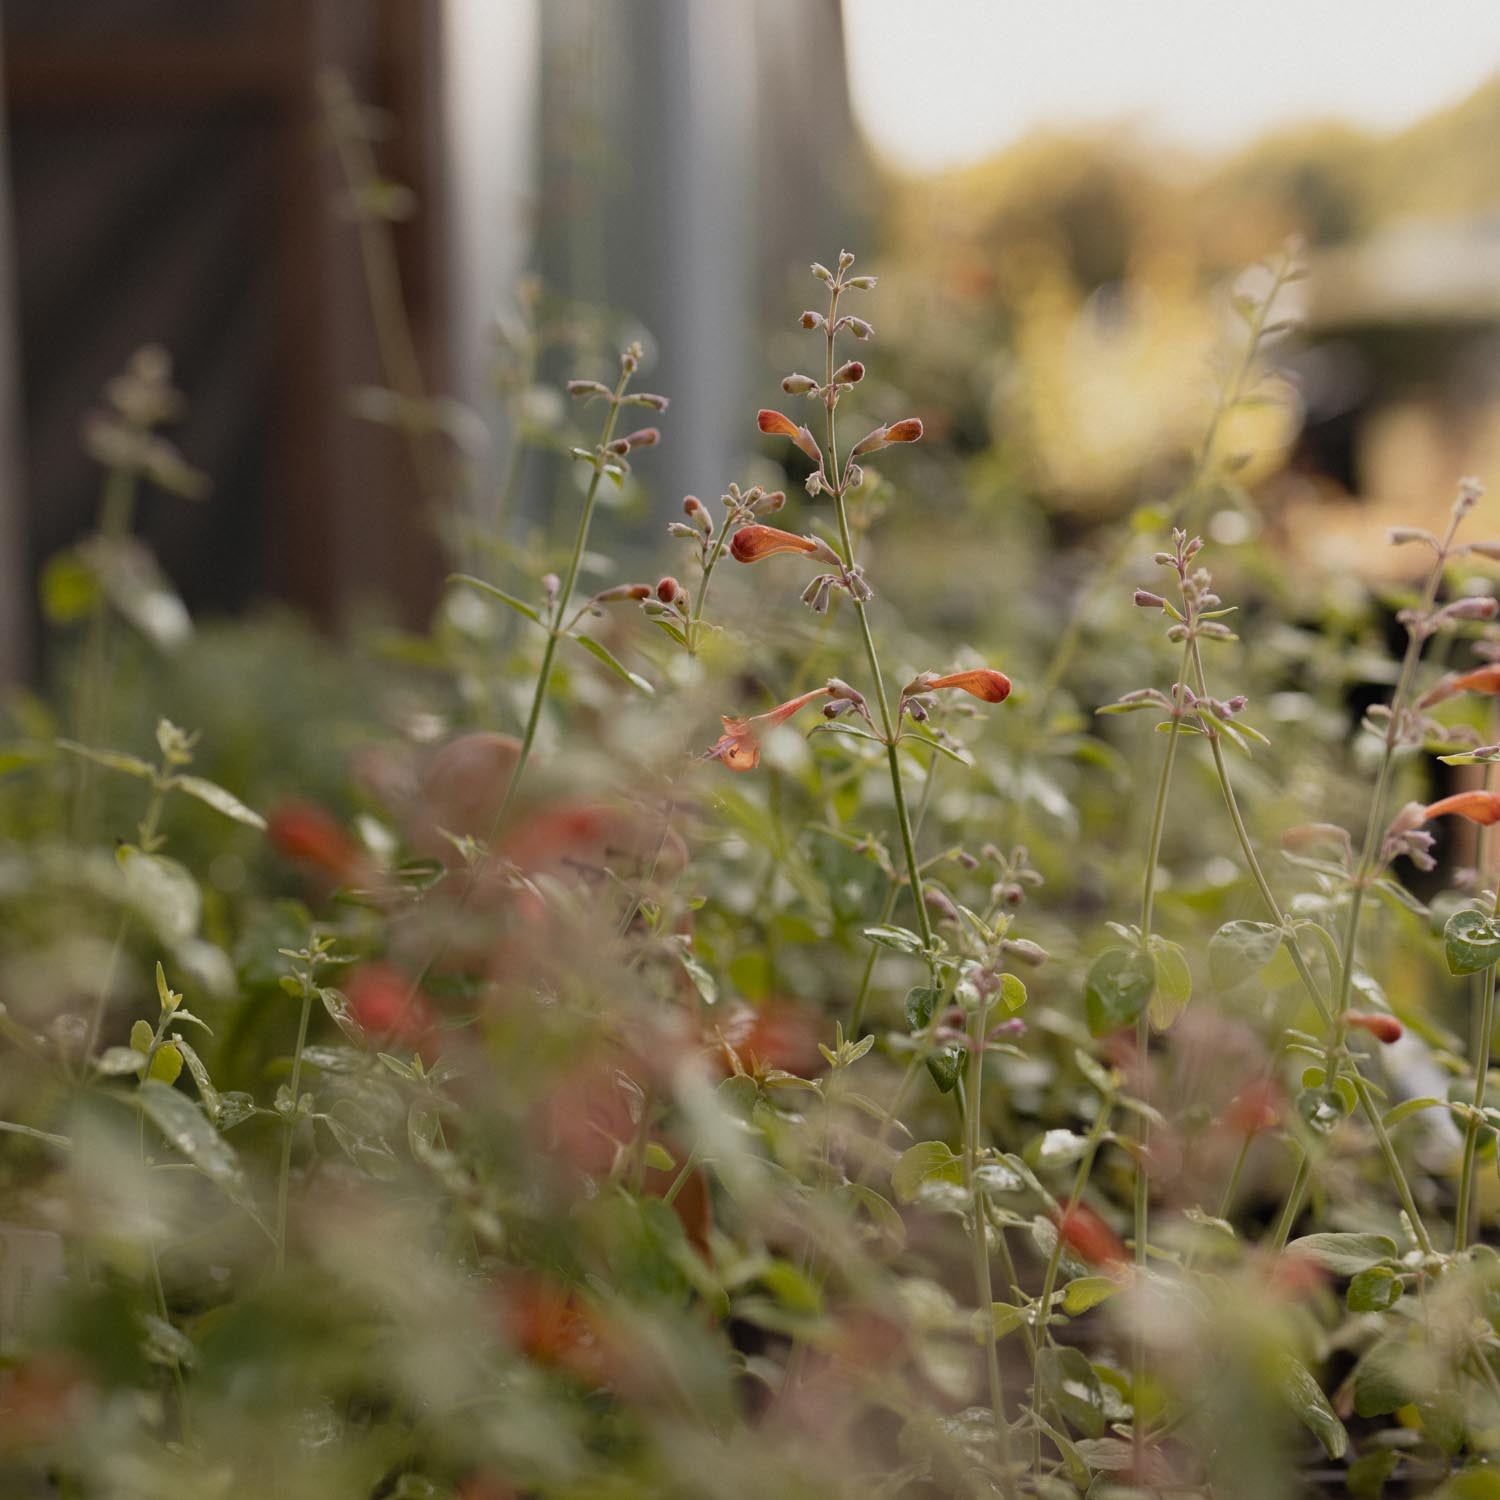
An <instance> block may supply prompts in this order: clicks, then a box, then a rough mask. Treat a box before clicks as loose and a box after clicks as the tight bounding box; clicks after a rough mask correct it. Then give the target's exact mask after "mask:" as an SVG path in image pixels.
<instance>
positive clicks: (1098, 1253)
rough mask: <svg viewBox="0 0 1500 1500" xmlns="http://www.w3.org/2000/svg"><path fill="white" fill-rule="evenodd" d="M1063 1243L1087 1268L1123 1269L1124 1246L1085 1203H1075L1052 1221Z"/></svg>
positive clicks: (1125, 1257)
mask: <svg viewBox="0 0 1500 1500" xmlns="http://www.w3.org/2000/svg"><path fill="white" fill-rule="evenodd" d="M1054 1223H1056V1225H1057V1232H1058V1235H1059V1237H1060V1238H1061V1239H1062V1242H1063V1244H1065V1245H1066V1246H1068V1248H1069V1249H1070V1250H1073V1251H1075V1252H1076V1253H1077V1254H1078V1255H1079V1256H1080V1257H1081V1258H1082V1259H1083V1260H1086V1261H1087V1262H1088V1263H1089V1264H1090V1265H1091V1266H1123V1265H1125V1263H1126V1261H1127V1259H1128V1257H1127V1255H1126V1252H1125V1243H1124V1241H1123V1240H1121V1238H1120V1236H1119V1235H1117V1234H1116V1233H1115V1232H1114V1230H1113V1229H1111V1228H1110V1227H1109V1225H1108V1224H1106V1223H1105V1222H1104V1220H1103V1219H1101V1218H1100V1217H1099V1215H1098V1214H1096V1213H1095V1212H1094V1210H1093V1209H1091V1208H1090V1207H1089V1206H1088V1205H1087V1204H1086V1203H1075V1204H1074V1205H1073V1206H1072V1207H1071V1208H1069V1209H1067V1210H1065V1211H1064V1212H1062V1213H1060V1214H1058V1215H1057V1216H1056V1218H1055V1219H1054Z"/></svg>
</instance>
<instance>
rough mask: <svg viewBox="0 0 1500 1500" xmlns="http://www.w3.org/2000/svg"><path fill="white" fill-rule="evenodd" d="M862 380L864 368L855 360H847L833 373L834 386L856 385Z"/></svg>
mask: <svg viewBox="0 0 1500 1500" xmlns="http://www.w3.org/2000/svg"><path fill="white" fill-rule="evenodd" d="M864 378H865V367H864V366H863V365H862V364H861V363H860V362H859V361H858V360H857V359H851V360H849V361H848V362H847V363H846V364H842V365H840V366H839V367H838V369H836V370H835V371H834V372H833V383H834V384H835V385H857V384H858V383H859V382H860V381H861V380H863V379H864Z"/></svg>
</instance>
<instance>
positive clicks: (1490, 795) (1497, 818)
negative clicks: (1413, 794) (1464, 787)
mask: <svg viewBox="0 0 1500 1500" xmlns="http://www.w3.org/2000/svg"><path fill="white" fill-rule="evenodd" d="M1449 813H1456V814H1457V815H1458V816H1459V817H1460V818H1467V819H1468V820H1469V821H1470V822H1471V823H1483V824H1485V825H1488V824H1490V823H1500V792H1481V791H1473V792H1455V793H1454V794H1453V795H1452V796H1451V797H1444V798H1443V799H1442V800H1441V801H1440V802H1429V803H1428V804H1427V806H1426V807H1424V808H1423V809H1422V821H1423V822H1424V823H1426V822H1428V821H1429V820H1430V819H1432V818H1442V817H1446V816H1447V815H1448V814H1449Z"/></svg>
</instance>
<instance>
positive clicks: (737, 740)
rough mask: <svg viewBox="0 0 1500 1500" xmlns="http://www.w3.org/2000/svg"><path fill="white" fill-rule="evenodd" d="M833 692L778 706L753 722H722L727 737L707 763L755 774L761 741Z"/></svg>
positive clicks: (711, 752)
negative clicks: (716, 763) (800, 709)
mask: <svg viewBox="0 0 1500 1500" xmlns="http://www.w3.org/2000/svg"><path fill="white" fill-rule="evenodd" d="M830 692H831V689H829V688H827V687H820V688H814V689H813V690H812V691H811V692H810V693H803V694H802V696H801V697H800V698H789V699H788V700H787V701H786V702H785V703H778V704H777V705H776V707H775V708H773V709H772V710H771V711H770V712H769V713H764V714H757V715H756V716H755V717H754V718H753V719H731V718H728V717H727V716H726V717H724V718H721V719H720V721H719V722H720V723H722V724H723V726H724V733H723V734H722V735H721V736H720V737H719V739H718V740H717V741H716V742H715V744H714V746H713V748H712V749H710V750H709V752H708V754H707V756H706V757H705V758H706V759H708V760H721V761H723V762H724V764H725V765H726V766H728V767H729V769H730V770H731V771H753V770H754V769H755V768H756V766H758V765H759V764H760V740H761V736H762V735H763V734H764V733H765V732H766V730H768V729H774V728H775V727H776V726H777V725H778V724H784V723H785V722H786V721H787V720H788V719H790V718H791V716H792V715H793V714H794V713H796V712H797V710H798V709H799V708H806V707H807V705H808V704H809V703H811V702H812V701H813V699H814V698H826V697H828V696H829V693H830Z"/></svg>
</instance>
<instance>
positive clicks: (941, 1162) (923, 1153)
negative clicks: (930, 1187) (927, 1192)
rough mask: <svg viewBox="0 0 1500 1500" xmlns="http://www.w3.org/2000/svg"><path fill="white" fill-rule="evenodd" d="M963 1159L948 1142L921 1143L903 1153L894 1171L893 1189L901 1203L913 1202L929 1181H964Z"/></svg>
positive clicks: (892, 1171)
mask: <svg viewBox="0 0 1500 1500" xmlns="http://www.w3.org/2000/svg"><path fill="white" fill-rule="evenodd" d="M963 1177H964V1173H963V1158H962V1157H959V1156H955V1155H954V1154H953V1151H952V1149H951V1148H950V1147H949V1146H948V1144H947V1143H946V1142H945V1141H918V1142H917V1144H916V1145H915V1146H911V1147H909V1148H908V1149H907V1150H905V1151H903V1152H902V1153H901V1155H900V1157H899V1158H898V1159H897V1161H896V1165H895V1166H894V1167H892V1168H891V1190H892V1191H893V1192H894V1193H895V1194H896V1198H897V1201H898V1202H901V1203H910V1202H911V1201H912V1200H913V1199H914V1198H915V1197H916V1196H917V1194H918V1193H919V1192H921V1190H922V1185H923V1184H924V1183H927V1182H962V1181H963Z"/></svg>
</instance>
